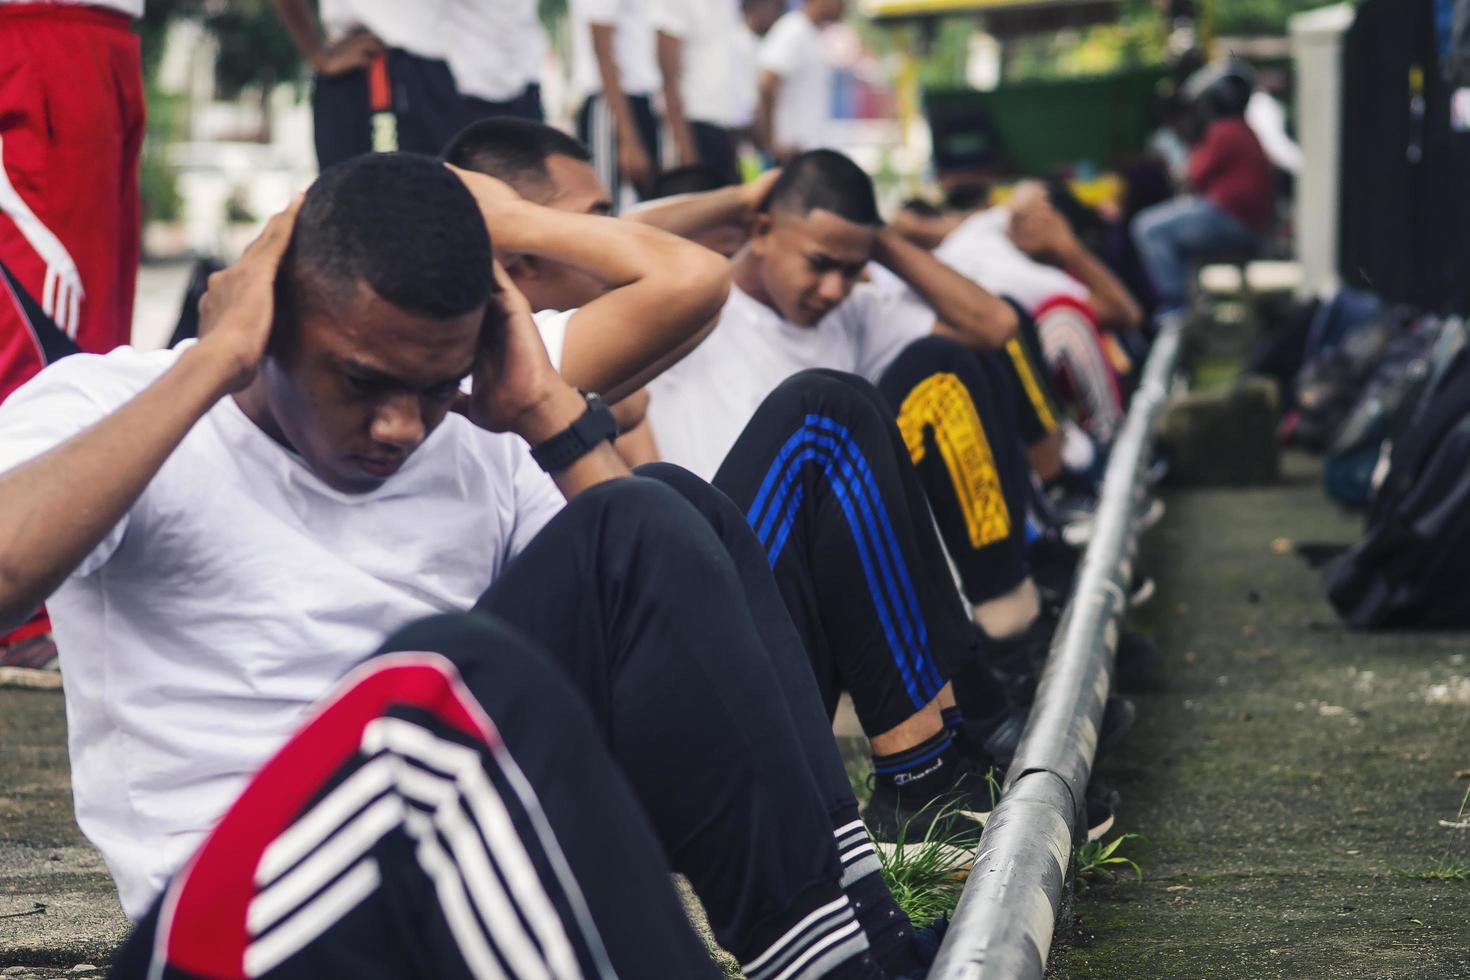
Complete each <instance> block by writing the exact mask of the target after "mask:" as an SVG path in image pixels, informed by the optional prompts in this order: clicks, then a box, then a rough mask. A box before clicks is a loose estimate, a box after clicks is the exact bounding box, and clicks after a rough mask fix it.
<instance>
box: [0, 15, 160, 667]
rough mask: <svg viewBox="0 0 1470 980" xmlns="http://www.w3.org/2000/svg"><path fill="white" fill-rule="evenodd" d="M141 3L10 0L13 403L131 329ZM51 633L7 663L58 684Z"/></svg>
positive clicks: (5, 91) (31, 634)
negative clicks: (54, 371) (68, 361)
mask: <svg viewBox="0 0 1470 980" xmlns="http://www.w3.org/2000/svg"><path fill="white" fill-rule="evenodd" d="M142 15H143V0H94V2H90V3H17V2H14V0H0V401H3V400H4V399H5V398H6V397H7V396H8V395H9V394H10V393H11V392H12V391H14V390H15V389H16V388H18V387H20V385H21V384H23V383H24V382H26V381H27V380H29V379H30V378H31V377H32V376H33V375H34V374H36V373H37V372H38V371H40V370H41V368H42V367H44V366H45V365H46V364H47V363H48V362H50V361H52V360H55V359H56V358H57V357H58V356H61V355H63V354H65V353H71V352H74V351H76V350H77V349H81V350H84V351H90V352H92V353H98V354H101V353H106V352H107V351H109V350H111V349H112V348H114V347H117V346H119V345H121V344H126V343H127V342H128V340H129V338H130V335H131V331H132V320H133V290H134V288H135V287H136V285H137V277H138V255H139V249H140V240H141V227H142V221H141V215H140V202H139V192H138V153H139V150H140V149H141V148H142V143H143V122H144V107H143V75H142V68H141V62H140V59H139V49H138V37H137V35H135V34H134V33H133V32H132V20H133V18H135V17H141V16H142ZM58 327H59V328H60V330H59V331H58V330H57V329H56V328H58ZM63 334H64V335H63ZM49 631H50V624H49V623H48V622H47V621H46V619H45V617H44V616H38V617H36V619H34V620H33V621H32V622H30V623H28V624H26V625H25V626H23V627H21V628H20V629H19V630H17V631H16V632H14V633H12V634H10V635H8V636H4V635H0V668H11V669H12V670H14V671H19V672H21V673H20V674H14V675H12V676H15V677H19V676H21V675H24V676H25V677H26V678H27V681H28V682H33V683H39V684H45V685H48V686H49V685H54V684H55V683H56V682H57V679H58V678H59V677H60V675H59V674H57V673H55V667H56V646H55V644H54V643H52V642H51V638H50V632H49ZM6 673H7V674H9V673H10V671H7V672H6Z"/></svg>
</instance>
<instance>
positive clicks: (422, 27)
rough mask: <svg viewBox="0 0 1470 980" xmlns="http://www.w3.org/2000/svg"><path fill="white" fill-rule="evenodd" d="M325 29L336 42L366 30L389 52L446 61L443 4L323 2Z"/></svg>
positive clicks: (428, 0) (419, 0) (431, 0)
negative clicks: (398, 50) (353, 33)
mask: <svg viewBox="0 0 1470 980" xmlns="http://www.w3.org/2000/svg"><path fill="white" fill-rule="evenodd" d="M321 18H322V29H323V31H324V32H325V34H326V37H327V41H328V42H331V41H335V40H337V39H338V38H340V37H342V36H343V35H344V34H347V33H348V32H349V31H351V30H353V29H354V28H358V27H365V28H367V29H368V30H369V31H371V32H372V33H373V34H374V35H375V36H376V37H377V38H378V40H380V41H382V42H383V43H384V44H386V45H387V46H388V47H390V48H400V49H402V50H404V51H407V52H409V53H410V54H416V55H418V56H419V57H421V58H443V57H444V56H445V54H446V53H447V52H446V48H447V45H446V43H445V41H446V40H447V39H446V37H445V33H444V0H414V2H412V3H405V2H403V0H321Z"/></svg>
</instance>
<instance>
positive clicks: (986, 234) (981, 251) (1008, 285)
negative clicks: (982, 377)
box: [934, 207, 1090, 313]
mask: <svg viewBox="0 0 1470 980" xmlns="http://www.w3.org/2000/svg"><path fill="white" fill-rule="evenodd" d="M1010 224H1011V212H1010V209H1009V208H1005V207H993V208H990V209H988V210H985V211H981V212H979V213H978V214H974V215H971V216H970V217H969V218H966V219H965V221H964V222H963V223H962V224H960V226H959V227H957V228H955V230H954V231H952V232H950V233H949V235H948V236H947V237H946V238H945V239H944V241H943V242H941V243H940V244H939V247H938V248H936V249H935V250H934V256H935V258H937V259H939V260H940V261H941V262H943V263H944V264H945V265H947V266H949V267H950V268H952V269H954V270H955V271H957V272H959V273H960V274H961V275H963V276H966V277H967V278H969V279H970V280H972V281H973V282H976V283H978V284H979V285H981V286H982V287H984V288H985V289H986V290H987V291H988V292H992V293H995V294H996V295H998V296H1009V297H1010V298H1011V299H1014V300H1015V301H1016V302H1018V303H1020V304H1021V305H1022V306H1023V307H1025V308H1026V309H1027V310H1028V311H1029V312H1031V313H1035V312H1036V311H1037V310H1039V309H1040V308H1041V307H1043V306H1045V305H1046V304H1047V303H1048V302H1050V301H1052V300H1054V299H1057V298H1058V297H1066V298H1068V299H1074V300H1078V301H1080V302H1083V303H1087V302H1090V294H1089V293H1088V291H1087V287H1086V286H1084V285H1083V284H1082V283H1080V282H1078V281H1077V280H1076V279H1074V278H1072V277H1071V276H1069V275H1068V274H1067V273H1065V272H1063V271H1062V270H1061V269H1058V268H1056V267H1055V266H1050V265H1047V264H1046V263H1044V262H1038V261H1036V260H1035V259H1033V258H1032V257H1031V256H1029V255H1027V254H1026V253H1025V252H1023V251H1021V250H1020V249H1019V248H1018V247H1016V243H1015V242H1013V241H1011V239H1010V236H1009V235H1007V234H1006V229H1008V228H1009V227H1010Z"/></svg>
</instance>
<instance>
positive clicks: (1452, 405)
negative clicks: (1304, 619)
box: [1327, 347, 1470, 628]
mask: <svg viewBox="0 0 1470 980" xmlns="http://www.w3.org/2000/svg"><path fill="white" fill-rule="evenodd" d="M1388 458H1389V466H1388V473H1387V476H1386V478H1385V479H1384V481H1383V484H1382V485H1381V486H1380V487H1379V489H1378V493H1377V496H1376V497H1375V498H1374V501H1373V505H1372V507H1371V509H1370V512H1369V518H1368V531H1367V535H1366V536H1365V537H1364V539H1363V540H1362V541H1361V542H1360V543H1359V544H1357V545H1356V546H1355V547H1354V548H1353V549H1352V550H1351V551H1349V552H1348V553H1347V554H1346V555H1344V556H1343V557H1342V558H1340V559H1339V560H1338V561H1337V562H1336V563H1335V564H1334V565H1333V566H1332V567H1331V568H1330V569H1329V570H1328V573H1327V597H1328V599H1329V600H1331V602H1332V605H1333V606H1334V607H1335V608H1336V609H1337V611H1338V613H1339V615H1341V616H1342V617H1343V619H1345V620H1346V621H1347V622H1348V624H1349V625H1351V626H1355V627H1359V628H1374V627H1380V628H1391V627H1397V628H1425V627H1464V626H1470V601H1467V599H1470V596H1467V584H1470V350H1467V349H1466V348H1464V347H1461V348H1460V349H1459V350H1458V352H1457V353H1455V354H1454V356H1453V358H1452V359H1451V360H1450V362H1449V364H1448V366H1447V367H1446V368H1445V370H1444V371H1443V373H1441V374H1440V375H1439V376H1438V377H1437V378H1434V379H1433V380H1432V381H1431V383H1430V385H1429V386H1428V388H1427V389H1426V390H1425V392H1424V396H1423V398H1422V399H1421V400H1420V403H1419V404H1418V405H1417V406H1416V408H1415V411H1414V412H1413V416H1412V418H1411V419H1410V420H1409V424H1408V426H1407V428H1406V429H1405V431H1403V432H1402V433H1401V434H1400V435H1399V437H1398V439H1397V440H1395V442H1394V444H1393V446H1392V448H1391V450H1390V452H1389V457H1388Z"/></svg>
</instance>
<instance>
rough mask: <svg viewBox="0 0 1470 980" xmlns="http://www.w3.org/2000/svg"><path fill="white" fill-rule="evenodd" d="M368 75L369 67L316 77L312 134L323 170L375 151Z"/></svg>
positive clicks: (317, 158) (319, 165)
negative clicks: (367, 68)
mask: <svg viewBox="0 0 1470 980" xmlns="http://www.w3.org/2000/svg"><path fill="white" fill-rule="evenodd" d="M368 75H369V71H368V70H361V71H350V72H346V73H345V74H341V75H320V74H319V75H317V76H316V78H315V79H314V80H313V81H312V84H311V121H312V137H313V139H314V140H315V142H316V163H317V166H318V167H319V168H321V169H322V170H326V169H327V168H328V167H331V166H333V165H335V164H338V163H341V162H342V161H343V160H350V159H351V158H353V157H355V156H361V155H362V154H364V153H371V152H372V151H373V130H372V114H373V107H372V103H371V101H370V100H369V93H368V89H369V84H368Z"/></svg>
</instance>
